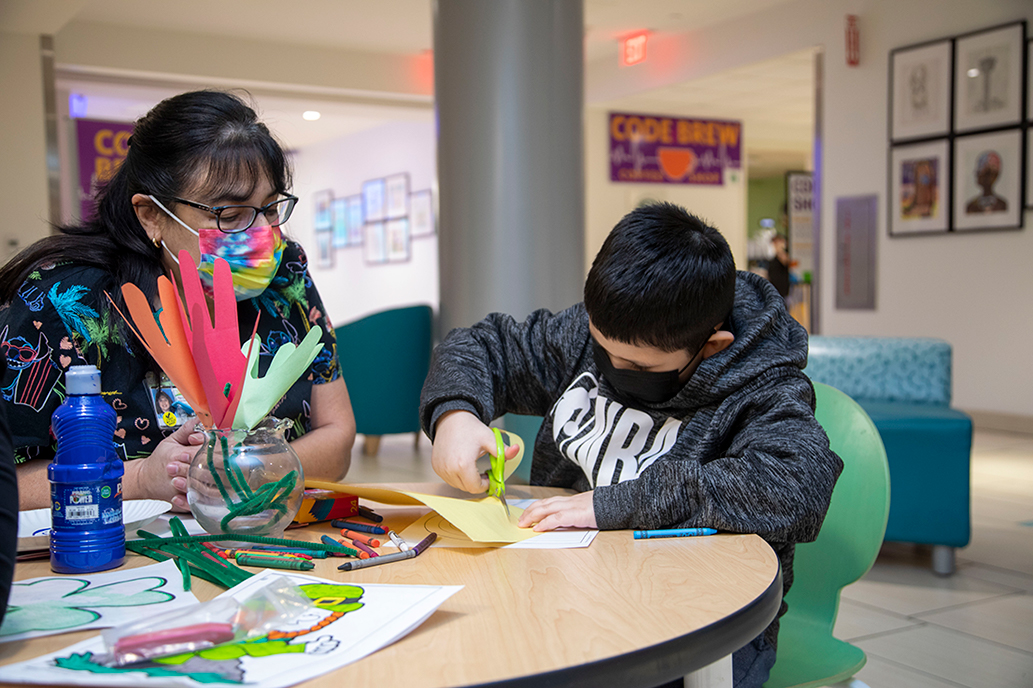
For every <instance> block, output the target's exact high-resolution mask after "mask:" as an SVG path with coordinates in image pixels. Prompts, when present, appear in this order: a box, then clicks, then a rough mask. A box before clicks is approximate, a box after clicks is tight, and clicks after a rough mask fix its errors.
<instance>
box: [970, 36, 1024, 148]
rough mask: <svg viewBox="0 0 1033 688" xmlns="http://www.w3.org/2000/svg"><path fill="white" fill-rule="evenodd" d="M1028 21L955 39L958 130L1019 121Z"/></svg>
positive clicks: (1022, 100) (986, 127) (1022, 101)
mask: <svg viewBox="0 0 1033 688" xmlns="http://www.w3.org/2000/svg"><path fill="white" fill-rule="evenodd" d="M1025 51H1026V23H1025V22H1016V23H1014V24H1008V25H1005V26H1001V27H997V28H993V29H986V30H984V31H978V32H976V33H971V34H966V35H965V36H961V37H959V38H957V39H956V40H955V42H954V130H955V131H956V132H965V131H975V130H978V129H988V128H990V127H1000V126H1007V125H1010V124H1019V123H1021V121H1022V106H1023V103H1024V102H1025V99H1026V94H1025V93H1023V91H1024V90H1025V86H1026V84H1025V82H1026V78H1025V74H1024V73H1023V64H1024V62H1025V54H1024V53H1025Z"/></svg>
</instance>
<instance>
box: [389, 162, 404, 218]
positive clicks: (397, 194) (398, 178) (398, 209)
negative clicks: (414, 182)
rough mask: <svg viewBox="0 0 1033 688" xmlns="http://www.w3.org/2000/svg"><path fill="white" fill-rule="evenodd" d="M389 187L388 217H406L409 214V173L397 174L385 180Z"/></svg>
mask: <svg viewBox="0 0 1033 688" xmlns="http://www.w3.org/2000/svg"><path fill="white" fill-rule="evenodd" d="M384 181H385V185H386V187H387V201H386V214H385V215H384V217H385V218H387V219H394V218H396V217H405V216H407V215H408V214H409V175H408V174H407V173H404V172H403V173H402V174H395V175H392V176H390V177H387V178H386V179H385V180H384Z"/></svg>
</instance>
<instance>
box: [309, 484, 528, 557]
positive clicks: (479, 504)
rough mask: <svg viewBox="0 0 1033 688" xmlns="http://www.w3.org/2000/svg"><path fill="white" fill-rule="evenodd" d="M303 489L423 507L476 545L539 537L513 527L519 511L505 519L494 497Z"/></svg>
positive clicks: (355, 487)
mask: <svg viewBox="0 0 1033 688" xmlns="http://www.w3.org/2000/svg"><path fill="white" fill-rule="evenodd" d="M305 487H315V488H319V489H322V490H333V491H335V492H345V493H347V494H351V495H355V496H356V497H360V498H362V499H368V500H371V501H374V502H379V503H381V504H390V505H396V506H418V505H420V504H422V505H425V506H428V507H430V508H431V509H433V510H434V511H436V512H437V513H438V514H440V515H441V517H442V518H444V519H445V520H446V521H448V522H449V523H451V524H452V525H454V526H455V527H456V528H458V529H459V530H461V531H463V532H464V533H465V534H466V536H467V537H468V538H470V539H471V540H473V541H474V542H480V543H504V544H508V543H510V542H520V541H521V540H526V539H528V538H532V537H534V536H535V535H539V533H536V532H534V531H533V530H531V529H530V528H521V527H519V526H518V525H517V521H518V520H519V519H520V514H522V513H523V512H524V510H523V509H518V508H516V507H513V506H511V507H509V516H508V517H507V516H506V510H505V508H504V507H503V506H502V502H500V501H499V500H497V499H495V498H494V497H487V496H485V497H471V498H470V499H458V498H456V497H442V496H440V495H431V494H423V493H422V492H409V491H407V490H392V489H390V488H385V487H372V486H366V485H345V484H342V483H331V482H324V481H321V480H306V481H305Z"/></svg>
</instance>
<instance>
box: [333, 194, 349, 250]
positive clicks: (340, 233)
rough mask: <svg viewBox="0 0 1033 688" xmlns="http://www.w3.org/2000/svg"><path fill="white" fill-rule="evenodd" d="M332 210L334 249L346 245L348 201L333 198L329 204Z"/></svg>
mask: <svg viewBox="0 0 1033 688" xmlns="http://www.w3.org/2000/svg"><path fill="white" fill-rule="evenodd" d="M331 208H332V209H333V234H334V248H344V247H345V246H347V245H348V199H346V198H335V199H334V200H333V202H332V203H331Z"/></svg>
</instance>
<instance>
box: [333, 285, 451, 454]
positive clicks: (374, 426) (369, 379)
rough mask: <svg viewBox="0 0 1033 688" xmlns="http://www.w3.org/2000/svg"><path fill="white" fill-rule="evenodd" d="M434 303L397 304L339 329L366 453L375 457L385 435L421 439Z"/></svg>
mask: <svg viewBox="0 0 1033 688" xmlns="http://www.w3.org/2000/svg"><path fill="white" fill-rule="evenodd" d="M432 317H433V311H432V310H431V307H430V306H427V305H420V306H409V307H405V308H393V309H391V310H386V311H381V312H379V313H374V314H372V315H368V316H366V317H364V318H360V319H359V320H355V321H353V322H350V323H347V324H345V325H342V326H340V327H338V328H336V334H337V355H338V358H339V359H340V362H341V374H342V376H343V377H344V381H345V383H347V385H348V395H349V396H350V397H351V404H352V409H353V410H354V413H355V428H356V432H358V433H359V434H361V435H364V436H365V438H366V439H365V442H364V444H363V453H364V454H366V455H368V456H376V454H377V451H378V449H379V446H380V437H381V436H382V435H394V434H400V433H407V432H414V433H416V442H417V443H419V438H420V415H419V407H420V390H421V389H422V388H423V381H424V379H426V377H427V371H428V370H429V369H430V353H431V320H432Z"/></svg>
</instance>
